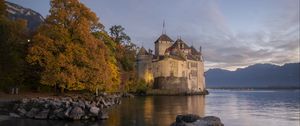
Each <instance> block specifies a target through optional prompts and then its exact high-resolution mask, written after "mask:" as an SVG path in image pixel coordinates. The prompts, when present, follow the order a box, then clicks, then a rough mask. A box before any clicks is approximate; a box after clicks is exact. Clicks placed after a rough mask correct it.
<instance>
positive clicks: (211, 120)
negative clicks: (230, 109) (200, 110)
mask: <svg viewBox="0 0 300 126" xmlns="http://www.w3.org/2000/svg"><path fill="white" fill-rule="evenodd" d="M194 124H195V125H196V126H224V124H223V123H222V122H221V119H220V118H218V117H215V116H206V117H204V118H202V119H201V120H197V121H196V122H194Z"/></svg>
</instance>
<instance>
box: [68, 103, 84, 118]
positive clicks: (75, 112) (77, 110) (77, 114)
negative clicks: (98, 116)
mask: <svg viewBox="0 0 300 126" xmlns="http://www.w3.org/2000/svg"><path fill="white" fill-rule="evenodd" d="M81 116H84V111H83V110H82V108H81V107H78V106H76V107H74V108H73V109H72V110H71V112H70V114H69V117H70V118H71V119H73V120H79V119H81Z"/></svg>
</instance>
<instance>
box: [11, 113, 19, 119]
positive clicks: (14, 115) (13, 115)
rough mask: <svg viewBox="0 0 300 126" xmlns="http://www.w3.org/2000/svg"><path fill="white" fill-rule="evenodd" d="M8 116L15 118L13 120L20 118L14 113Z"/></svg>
mask: <svg viewBox="0 0 300 126" xmlns="http://www.w3.org/2000/svg"><path fill="white" fill-rule="evenodd" d="M9 116H11V117H15V118H20V116H19V115H18V114H16V113H9Z"/></svg>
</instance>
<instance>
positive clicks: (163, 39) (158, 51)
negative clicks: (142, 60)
mask: <svg viewBox="0 0 300 126" xmlns="http://www.w3.org/2000/svg"><path fill="white" fill-rule="evenodd" d="M173 42H174V41H173V40H172V39H171V38H170V37H169V36H167V35H166V34H162V35H161V36H160V37H159V38H158V39H157V40H156V41H155V42H154V44H155V55H156V56H162V55H164V54H165V51H166V49H167V48H169V47H171V46H172V44H173Z"/></svg>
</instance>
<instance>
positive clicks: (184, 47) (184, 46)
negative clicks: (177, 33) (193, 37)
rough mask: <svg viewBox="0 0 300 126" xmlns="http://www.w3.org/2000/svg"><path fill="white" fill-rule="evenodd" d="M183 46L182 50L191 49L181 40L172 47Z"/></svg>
mask: <svg viewBox="0 0 300 126" xmlns="http://www.w3.org/2000/svg"><path fill="white" fill-rule="evenodd" d="M181 44H182V45H183V47H182V49H189V48H190V47H189V46H188V45H187V44H186V43H185V42H184V41H182V40H181V39H177V40H176V41H175V43H174V44H173V45H172V47H180V45H181Z"/></svg>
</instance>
